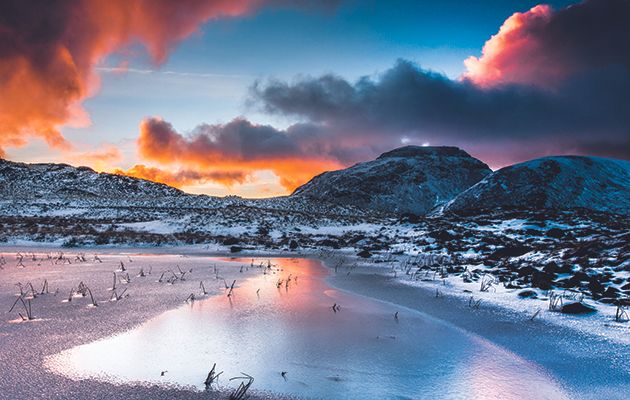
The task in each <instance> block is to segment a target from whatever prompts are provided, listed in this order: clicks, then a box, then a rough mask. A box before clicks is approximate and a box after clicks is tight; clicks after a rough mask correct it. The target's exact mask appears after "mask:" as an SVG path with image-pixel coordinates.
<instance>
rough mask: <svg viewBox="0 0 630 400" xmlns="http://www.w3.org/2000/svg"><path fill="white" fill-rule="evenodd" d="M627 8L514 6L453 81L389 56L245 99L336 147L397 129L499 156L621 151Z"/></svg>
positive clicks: (626, 121) (605, 0) (629, 117)
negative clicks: (381, 64) (371, 65)
mask: <svg viewBox="0 0 630 400" xmlns="http://www.w3.org/2000/svg"><path fill="white" fill-rule="evenodd" d="M629 4H630V2H629V1H621V0H601V1H593V0H591V1H587V2H584V3H581V4H578V5H574V6H571V7H569V8H566V9H563V10H560V11H557V12H553V11H552V10H551V9H549V8H548V7H542V8H539V7H535V8H534V9H532V10H530V11H528V12H527V13H516V14H514V15H513V16H512V17H510V18H509V19H508V20H507V21H506V23H505V24H504V26H503V27H502V28H501V30H500V31H499V33H498V34H497V35H495V36H494V37H492V38H491V39H490V40H489V41H488V43H487V44H486V47H485V48H484V54H483V56H482V57H481V58H479V59H475V60H474V62H473V64H474V63H476V65H473V66H471V62H468V65H469V68H470V69H469V71H468V73H467V74H465V76H464V77H463V78H462V79H459V80H452V79H449V78H447V77H445V76H443V75H440V74H436V73H433V72H431V71H427V70H423V69H421V68H420V67H419V66H417V65H415V64H413V63H411V62H409V61H404V60H400V61H398V62H397V63H396V65H394V66H393V67H392V68H391V69H389V70H387V71H385V72H384V73H383V74H381V75H379V76H377V77H364V78H361V79H359V80H357V81H356V82H349V81H347V80H345V79H343V78H341V77H338V76H335V75H332V74H329V75H324V76H321V77H315V78H311V77H307V78H301V79H298V80H295V81H293V82H290V83H288V82H282V81H278V80H270V81H266V82H257V83H255V84H254V85H253V87H252V89H251V94H252V100H253V103H254V104H258V105H259V106H260V107H261V108H262V109H263V110H264V111H266V112H269V113H274V114H282V115H285V116H289V117H295V118H297V119H299V120H301V121H305V122H303V123H302V124H301V127H302V129H300V132H302V133H303V132H305V131H306V129H304V127H305V126H307V125H308V124H311V127H310V129H309V135H310V140H311V141H312V142H316V141H318V140H319V141H321V142H323V143H327V144H328V145H329V144H330V143H335V142H336V143H339V144H340V146H339V148H340V149H341V150H340V151H342V152H343V151H344V149H351V148H352V145H354V146H355V147H356V146H365V145H367V144H369V145H370V146H371V148H372V149H374V150H375V151H376V150H378V149H381V148H383V147H387V146H389V147H392V146H394V145H397V144H399V143H400V140H401V138H405V137H406V138H408V139H410V140H417V141H421V142H422V141H426V142H431V143H432V144H433V143H437V144H455V145H459V146H461V147H464V148H468V147H475V148H479V147H482V146H483V145H484V144H486V145H488V146H489V148H490V147H492V146H494V145H496V144H497V143H501V144H502V146H503V148H504V151H505V152H508V153H510V152H511V154H512V155H513V156H512V157H511V158H510V157H505V155H503V156H502V158H501V159H502V160H511V161H521V160H522V157H523V155H524V154H528V155H532V154H534V155H536V154H538V155H545V154H549V153H566V152H581V153H590V152H593V153H594V154H595V153H597V154H598V155H605V156H611V157H617V158H626V159H628V158H630V154H629V153H628V147H627V142H628V141H627V138H628V137H629V136H630V101H629V100H628V98H629V97H628V94H629V93H630V69H629V68H630V66H629V65H630V62H629V60H630V55H629V54H630V50H629V48H628V43H630V25H629V24H627V23H626V21H629V20H630V7H629ZM497 77H500V79H498V78H497ZM549 79H551V80H552V82H551V83H549V84H547V82H548V80H549ZM303 140H304V139H303ZM344 143H346V144H348V146H343V144H344ZM596 143H600V144H604V143H605V144H606V146H603V145H596ZM534 147H535V148H534ZM480 153H487V152H477V154H480ZM486 156H488V154H486ZM490 156H491V155H490ZM488 161H490V162H492V160H488Z"/></svg>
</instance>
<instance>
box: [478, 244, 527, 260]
mask: <svg viewBox="0 0 630 400" xmlns="http://www.w3.org/2000/svg"><path fill="white" fill-rule="evenodd" d="M532 250H533V249H532V248H530V247H529V246H522V245H512V246H506V247H504V248H502V249H498V250H495V252H494V253H492V254H490V255H489V256H488V258H489V259H491V260H500V259H502V258H508V257H519V256H522V255H523V254H527V253H529V252H530V251H532Z"/></svg>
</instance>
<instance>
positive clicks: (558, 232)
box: [545, 228, 564, 239]
mask: <svg viewBox="0 0 630 400" xmlns="http://www.w3.org/2000/svg"><path fill="white" fill-rule="evenodd" d="M545 235H547V236H548V237H552V238H554V239H560V238H562V237H563V236H564V231H563V230H562V229H560V228H551V229H549V230H548V231H547V232H546V233H545Z"/></svg>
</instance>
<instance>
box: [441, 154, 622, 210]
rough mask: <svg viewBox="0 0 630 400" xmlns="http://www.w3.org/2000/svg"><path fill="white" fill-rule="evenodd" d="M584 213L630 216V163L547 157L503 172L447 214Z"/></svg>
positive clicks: (459, 198)
mask: <svg viewBox="0 0 630 400" xmlns="http://www.w3.org/2000/svg"><path fill="white" fill-rule="evenodd" d="M494 208H506V209H559V210H568V209H576V208H585V209H591V210H596V211H604V212H612V213H621V214H630V162H628V161H621V160H613V159H606V158H599V157H584V156H556V157H544V158H539V159H535V160H531V161H527V162H524V163H521V164H516V165H512V166H509V167H505V168H502V169H500V170H498V171H496V172H494V173H492V174H491V175H488V176H487V177H486V178H485V179H483V180H482V181H481V182H479V183H477V184H476V185H474V186H473V187H471V188H470V189H468V190H466V191H464V192H463V193H461V194H460V195H459V196H457V197H455V198H454V199H453V200H452V201H451V202H449V203H448V204H447V205H446V206H445V208H444V211H445V212H459V213H461V212H471V211H478V210H487V209H494Z"/></svg>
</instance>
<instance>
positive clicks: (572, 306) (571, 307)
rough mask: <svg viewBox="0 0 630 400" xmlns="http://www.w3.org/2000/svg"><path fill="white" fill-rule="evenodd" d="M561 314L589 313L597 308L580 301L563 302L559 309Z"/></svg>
mask: <svg viewBox="0 0 630 400" xmlns="http://www.w3.org/2000/svg"><path fill="white" fill-rule="evenodd" d="M560 312H562V313H563V314H590V313H594V312H597V310H596V309H595V308H593V307H591V306H589V305H587V304H584V303H581V302H575V303H565V304H564V305H563V306H562V309H561V310H560Z"/></svg>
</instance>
